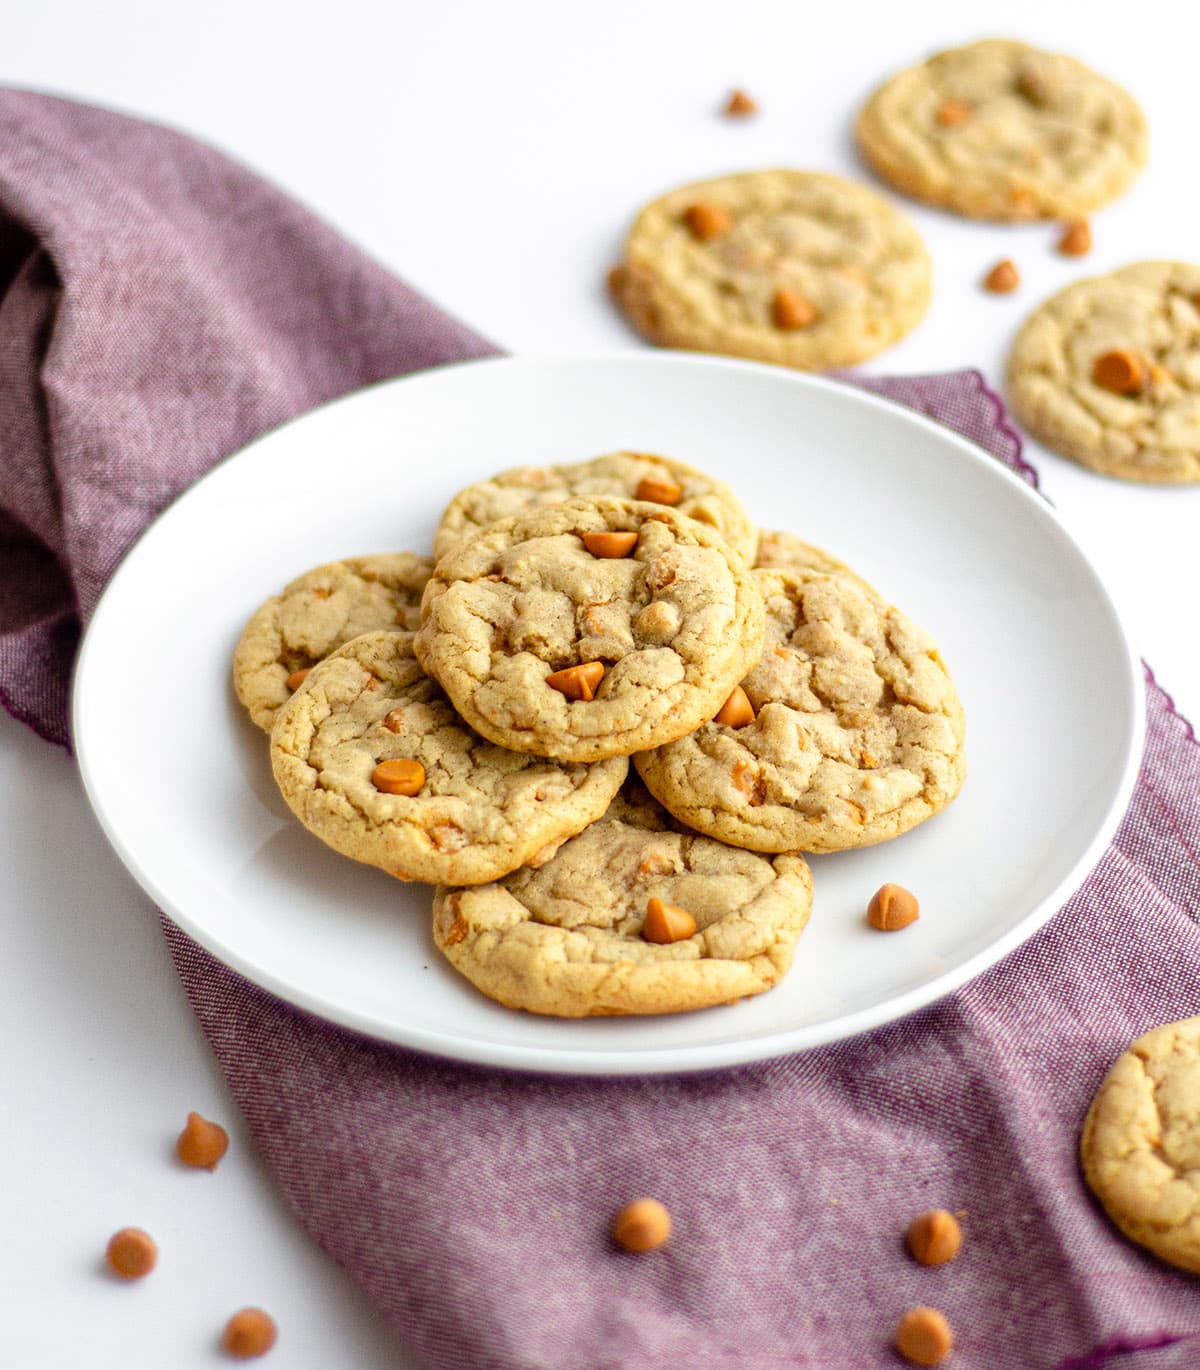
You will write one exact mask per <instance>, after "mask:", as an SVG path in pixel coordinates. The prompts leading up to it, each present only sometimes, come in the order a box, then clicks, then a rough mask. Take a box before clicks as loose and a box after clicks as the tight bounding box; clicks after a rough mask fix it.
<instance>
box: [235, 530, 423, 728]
mask: <svg viewBox="0 0 1200 1370" xmlns="http://www.w3.org/2000/svg"><path fill="white" fill-rule="evenodd" d="M432 571H433V561H432V560H431V559H430V558H429V557H421V556H416V555H415V554H413V553H411V552H391V553H385V554H383V555H380V556H374V557H352V558H350V559H349V560H346V561H334V562H330V563H329V564H328V565H326V566H318V567H316V568H315V569H314V570H312V571H306V572H305V573H304V575H302V576H297V577H296V579H295V580H293V581H292V582H291V583H290V584H289V585H286V586H285V587H284V588H283V590H282V591H281V592H280V593H279V594H278V595H273V596H272V597H271V598H270V599H269V600H267V602H266V603H265V604H264V605H263V606H262V607H261V608H260V609H258V610H256V612H255V613H254V616H253V617H252V618H251V619H250V622H249V623H247V624H246V627H245V629H244V630H243V632H242V635H241V637H240V638H239V640H238V644H237V647H236V649H235V650H234V655H233V685H234V689H235V690H236V692H237V696H238V698H239V699H240V700H241V702H242V703H243V704H244V705H245V707H246V709H247V711H248V712H249V714H250V717H251V718H252V719H253V720H254V722H255V723H256V724H258V726H259V727H260V728H262V730H263V731H264V732H268V733H269V732H270V731H271V726H272V724H273V723H274V722H275V715H276V714H277V713H278V712H279V710H280V708H281V707H282V706H283V705H284V704H285V703H286V702H287V700H288V699H289V698H290V697H291V695H292V694H293V692H294V691H295V690H297V689H299V687H300V686H301V685H302V684H303V683H304V678H305V672H306V671H308V669H309V668H310V667H312V666H315V665H316V664H317V662H318V661H322V660H324V658H325V657H327V656H328V655H329V654H330V652H333V651H336V650H337V648H339V647H341V646H342V645H343V644H344V643H347V642H349V641H350V640H351V638H355V637H358V636H360V635H361V634H362V633H370V632H375V631H377V630H379V629H384V628H389V629H390V628H394V629H404V630H407V631H412V632H415V631H416V629H417V627H418V625H419V624H420V619H421V593H422V591H423V590H424V589H425V582H426V581H427V580H428V579H429V576H430V573H431V572H432Z"/></svg>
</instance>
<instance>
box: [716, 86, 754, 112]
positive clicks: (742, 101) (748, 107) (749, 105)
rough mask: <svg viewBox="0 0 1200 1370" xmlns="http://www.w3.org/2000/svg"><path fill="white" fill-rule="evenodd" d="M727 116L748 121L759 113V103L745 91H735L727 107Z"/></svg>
mask: <svg viewBox="0 0 1200 1370" xmlns="http://www.w3.org/2000/svg"><path fill="white" fill-rule="evenodd" d="M724 112H725V114H727V115H729V116H730V117H731V118H734V119H746V118H749V116H750V115H752V114H757V113H758V101H757V100H755V99H753V98H752V97H751V96H749V95H747V94H746V92H745V91H744V90H735V91H734V92H733V94H732V95H730V97H729V100H728V102H727V103H726V105H725V110H724Z"/></svg>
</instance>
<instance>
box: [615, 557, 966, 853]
mask: <svg viewBox="0 0 1200 1370" xmlns="http://www.w3.org/2000/svg"><path fill="white" fill-rule="evenodd" d="M754 576H755V578H756V579H757V580H758V583H759V588H760V589H761V591H762V594H763V599H764V601H765V602H766V606H767V641H766V646H765V647H764V649H763V653H762V656H761V657H760V659H759V661H758V662H757V664H756V665H755V667H754V668H753V670H751V671H750V672H749V674H748V675H747V676H746V678H745V679H744V680H743V681H742V688H743V689H744V690H745V692H746V695H747V696H748V698H749V700H750V703H751V705H752V706H753V708H754V714H755V717H754V721H753V722H751V723H747V724H743V725H742V726H738V727H733V726H729V725H724V724H721V723H719V722H717V720H716V719H715V718H713V719H712V720H711V721H710V722H708V723H705V724H703V725H702V726H701V727H699V728H697V729H696V730H695V731H694V732H692V733H690V734H689V735H688V736H686V737H684V738H681V739H679V740H678V741H676V742H672V743H670V744H668V745H666V746H660V747H658V748H657V749H656V750H654V751H647V752H642V753H640V754H639V755H638V756H636V757H635V758H634V764H635V765H636V767H637V769H638V772H639V774H640V775H641V777H642V779H643V780H644V781H645V782H646V784H647V786H648V787H649V789H650V791H651V792H652V793H653V794H654V796H655V797H656V798H657V799H658V800H659V801H660V802H661V803H662V804H664V805H665V806H666V808H667V809H669V810H670V812H671V813H673V814H674V815H675V816H676V818H678V819H679V820H680V821H681V822H684V823H686V824H688V825H689V826H690V827H693V828H695V829H696V830H697V831H699V832H704V833H708V834H709V835H710V836H712V837H716V838H719V839H720V840H721V841H723V842H728V843H731V844H732V845H734V846H738V847H747V848H750V849H752V850H755V851H795V850H799V851H809V852H822V851H838V850H841V849H844V848H849V847H865V846H870V845H871V844H873V843H875V842H882V841H884V840H885V839H887V838H891V837H896V836H899V834H900V833H903V832H907V831H908V830H909V829H910V828H912V827H915V826H916V824H918V823H920V822H923V821H924V820H925V819H927V818H930V817H932V816H933V815H934V814H936V813H938V812H940V811H941V810H942V809H944V808H945V807H946V805H947V804H949V803H950V801H951V800H952V799H953V798H954V797H955V795H956V794H957V793H958V791H959V789H960V787H961V785H962V782H963V778H964V776H965V774H966V762H965V758H964V754H963V735H964V721H963V711H962V706H961V704H960V703H959V699H958V694H957V691H956V690H955V688H954V684H953V681H952V680H951V679H950V674H949V672H948V670H947V669H946V666H945V663H944V662H943V661H942V658H941V655H940V653H939V652H938V649H937V646H936V644H935V643H934V641H933V639H932V638H931V637H930V636H929V635H928V634H927V633H926V632H924V631H923V630H922V629H921V628H919V627H917V625H916V624H914V623H913V622H912V621H911V620H910V619H908V618H907V617H906V616H905V615H904V614H902V613H901V612H900V611H899V610H898V609H896V608H893V607H892V606H891V605H889V604H887V603H886V602H885V601H884V600H882V599H880V598H879V597H878V596H877V595H875V594H874V593H873V592H871V591H870V590H869V589H866V588H864V586H863V585H862V583H861V582H856V580H853V579H850V578H848V577H844V576H841V575H838V574H836V573H835V574H829V573H827V572H820V571H815V570H806V569H803V568H802V569H798V570H794V571H773V570H756V571H755V572H754Z"/></svg>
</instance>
